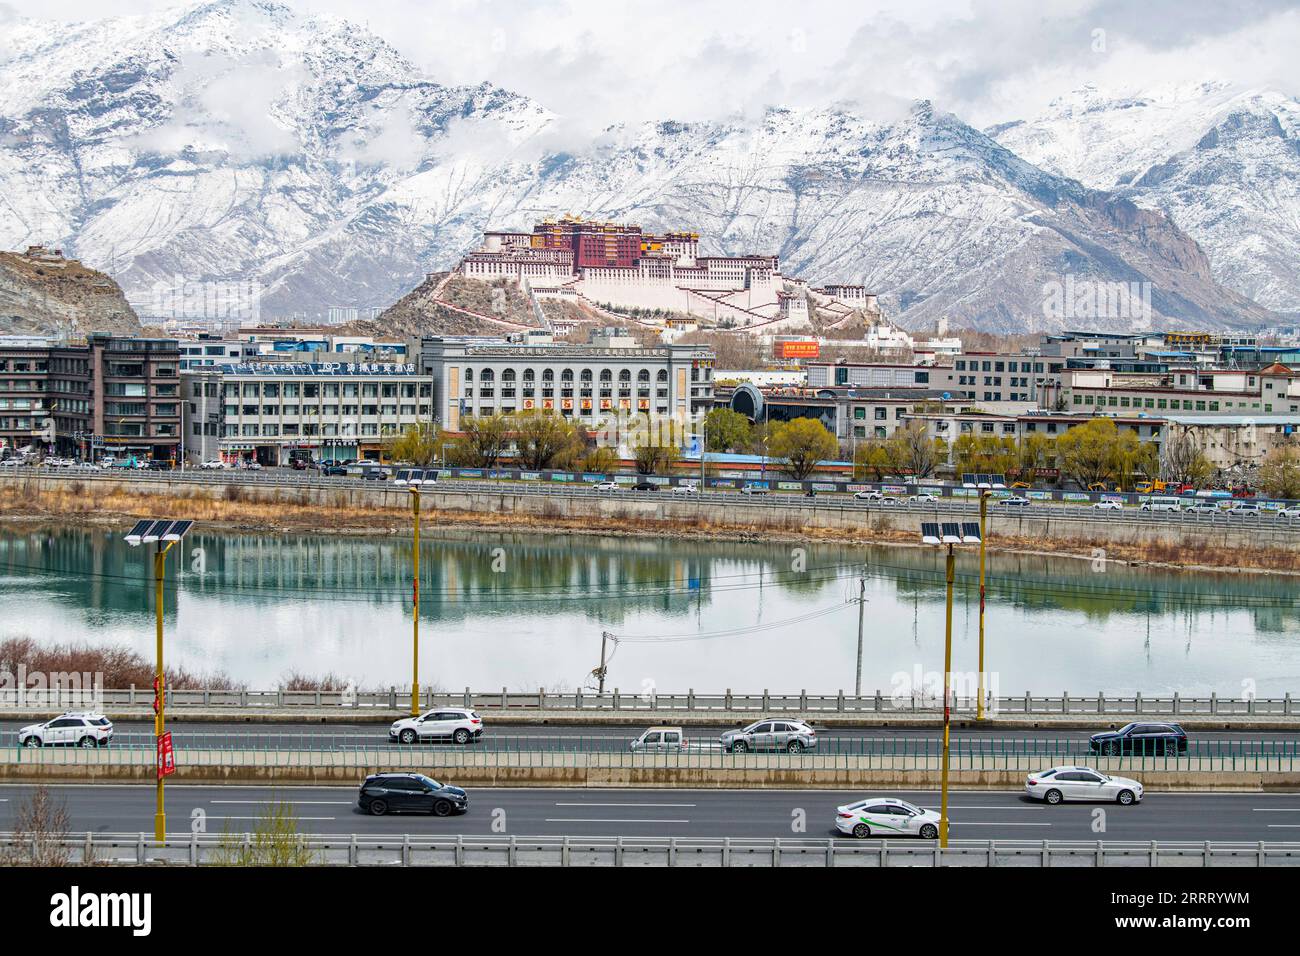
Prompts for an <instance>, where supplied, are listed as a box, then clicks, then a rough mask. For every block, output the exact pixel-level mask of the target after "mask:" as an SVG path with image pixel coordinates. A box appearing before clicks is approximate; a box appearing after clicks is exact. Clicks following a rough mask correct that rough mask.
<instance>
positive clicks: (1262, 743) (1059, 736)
mask: <svg viewBox="0 0 1300 956" xmlns="http://www.w3.org/2000/svg"><path fill="white" fill-rule="evenodd" d="M663 722H664V723H669V724H671V723H672V720H671V718H668V719H666V720H664V721H663ZM25 723H29V722H24V721H14V720H0V746H6V745H7V746H12V745H14V744H15V743H16V741H17V737H16V733H15V732H16V731H17V730H18V728H19V727H20V726H23V725H24V724H25ZM652 723H653V721H651V720H649V719H647V720H646V722H645V725H644V726H645V727H649V726H651V725H652ZM735 726H736V725H726V726H724V725H718V726H712V727H687V728H686V730H685V736H686V738H687V739H688V741H690V742H693V746H695V747H699V748H708V747H710V746H716V745H717V741H718V735H719V734H721V733H722V732H723V731H724V730H728V729H734V728H735ZM813 726H814V727H817V729H818V746H817V750H818V752H819V753H825V754H864V753H884V754H917V755H922V754H926V753H931V754H934V753H938V745H939V731H938V730H937V729H928V728H893V727H859V728H835V729H834V730H825V729H822V728H820V727H818V726H817V721H816V720H815V719H814V720H813ZM168 729H170V730H171V731H172V734H173V737H174V739H175V742H176V746H177V747H179V748H185V747H190V748H200V749H219V750H299V749H302V750H354V749H360V748H370V747H376V746H380V747H388V746H392V747H394V748H397V747H399V746H401V745H399V744H394V743H390V742H389V739H388V725H387V724H386V723H365V724H360V723H359V724H342V723H331V724H328V725H322V724H319V723H315V724H312V723H300V724H249V723H239V722H230V723H208V722H186V721H169V723H168ZM642 729H643V727H642V726H639V725H638V726H609V725H600V724H585V725H566V726H540V725H531V726H530V725H516V726H509V725H504V724H499V723H493V724H492V725H491V726H490V727H489V728H488V730H487V732H486V733H485V734H484V735H483V738H482V739H481V740H479V741H478V742H476V743H474V744H472V745H471V746H472V748H473V749H475V750H487V751H575V750H577V751H584V752H602V753H611V752H619V751H626V750H627V749H628V744H629V742H630V741H631V740H633V739H634V738H636V737H637V736H639V734H640V732H641V730H642ZM1097 729H1098V730H1101V729H1102V727H1101V726H1098V728H1097ZM114 730H115V736H114V741H113V746H115V747H139V748H145V749H149V750H152V749H153V748H154V746H155V743H154V736H153V723H152V721H118V722H117V723H116V724H115V727H114ZM1088 735H1089V731H1088V730H1069V729H1062V730H1052V729H1039V730H1008V729H1001V728H997V727H987V728H986V727H981V728H961V729H958V730H955V731H954V732H953V748H954V752H955V753H959V754H961V753H1012V754H1016V753H1030V754H1034V753H1042V754H1053V753H1082V752H1086V750H1087V740H1088ZM418 746H419V747H422V748H439V747H451V746H454V745H452V744H450V743H423V744H420V745H418ZM1191 748H1192V749H1191V755H1192V756H1232V755H1234V754H1260V755H1265V754H1267V755H1282V756H1291V755H1300V728H1298V729H1297V730H1295V731H1258V730H1249V729H1241V730H1216V731H1207V732H1204V733H1199V734H1192V736H1191Z"/></svg>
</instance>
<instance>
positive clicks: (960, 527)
mask: <svg viewBox="0 0 1300 956" xmlns="http://www.w3.org/2000/svg"><path fill="white" fill-rule="evenodd" d="M981 540H982V535H981V534H980V526H979V524H978V523H976V522H974V521H962V522H957V521H944V522H939V521H923V522H921V543H922V544H933V545H938V546H941V547H945V548H947V552H948V553H947V556H946V560H945V561H944V580H945V583H946V591H945V598H944V631H943V771H942V774H941V776H940V797H939V846H940V847H946V846H947V845H948V767H949V756H950V755H949V743H950V741H951V739H952V738H951V733H950V731H951V726H952V583H953V577H954V575H953V569H954V565H955V558H954V553H953V548H954V547H955V546H956V545H962V544H979V543H980V541H981Z"/></svg>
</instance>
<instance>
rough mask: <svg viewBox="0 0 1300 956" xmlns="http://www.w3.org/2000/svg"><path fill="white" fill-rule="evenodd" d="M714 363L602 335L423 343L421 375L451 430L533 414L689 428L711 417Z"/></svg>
mask: <svg viewBox="0 0 1300 956" xmlns="http://www.w3.org/2000/svg"><path fill="white" fill-rule="evenodd" d="M713 360H714V356H713V352H712V351H711V350H709V349H708V348H705V347H703V346H698V345H659V346H654V347H650V348H646V347H642V346H640V345H638V344H636V342H635V341H634V340H631V339H628V338H626V337H625V336H609V335H608V334H605V333H599V332H598V333H596V334H595V335H593V340H592V343H591V344H588V345H565V344H556V343H554V342H546V341H544V340H543V341H542V342H541V343H540V344H527V343H523V342H501V341H499V340H497V341H494V340H486V341H482V340H479V341H476V340H475V339H472V338H452V337H432V338H426V339H424V341H423V345H422V349H421V354H420V370H421V372H422V373H423V374H425V375H427V376H430V377H431V378H432V381H433V395H434V411H433V414H434V418H435V419H437V420H438V421H439V422H441V423H442V425H443V426H444V427H446V428H448V429H450V430H452V431H455V430H456V429H458V428H459V426H460V420H461V418H462V417H464V416H470V415H474V416H484V415H499V414H510V413H513V412H520V411H527V410H530V409H540V410H550V411H555V412H558V413H559V414H561V415H563V416H565V417H566V418H573V419H574V420H576V421H578V422H580V423H581V424H583V425H584V426H586V427H594V426H597V425H599V424H601V423H602V422H603V421H605V420H607V419H609V418H611V417H615V416H618V415H620V414H621V415H624V416H630V415H636V414H650V415H654V416H659V417H670V418H673V419H676V420H677V421H678V422H681V423H685V422H686V421H687V420H688V419H689V418H690V417H691V416H693V415H695V414H697V413H699V412H701V411H708V409H709V408H711V407H712V404H713Z"/></svg>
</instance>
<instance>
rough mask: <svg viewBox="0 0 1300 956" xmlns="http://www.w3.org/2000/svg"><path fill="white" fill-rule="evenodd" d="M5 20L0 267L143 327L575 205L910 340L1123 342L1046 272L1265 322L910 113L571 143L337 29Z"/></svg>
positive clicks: (841, 115)
mask: <svg viewBox="0 0 1300 956" xmlns="http://www.w3.org/2000/svg"><path fill="white" fill-rule="evenodd" d="M6 26H7V28H9V29H7V31H6V37H5V41H6V44H7V49H6V48H4V47H0V56H6V55H7V56H8V59H7V60H5V61H4V62H3V63H0V70H3V77H4V80H5V82H4V83H3V84H0V247H9V248H13V247H20V246H22V245H23V244H25V243H27V242H49V243H58V244H61V245H63V246H64V247H65V248H68V249H70V250H72V251H73V252H74V253H75V254H76V255H78V256H79V257H80V258H81V259H83V260H84V261H86V262H87V263H88V264H90V265H93V266H96V267H99V268H102V269H105V270H106V271H109V272H110V273H111V274H112V275H113V276H114V277H115V278H116V279H118V281H119V282H120V283H121V284H122V285H123V287H124V288H125V289H126V290H127V292H128V294H129V295H130V297H131V298H132V301H133V302H135V303H138V304H144V306H145V307H144V309H143V310H142V311H144V312H146V313H147V311H148V309H147V303H148V302H149V300H150V298H151V291H156V290H159V289H163V290H166V289H169V288H171V287H172V286H173V285H174V284H176V283H177V281H178V280H179V281H195V280H210V281H245V280H248V279H250V278H253V279H257V280H258V281H260V282H261V284H262V286H263V289H264V292H263V295H262V300H261V304H262V309H263V313H264V314H267V313H270V314H294V313H301V314H304V315H306V316H308V317H316V316H318V315H320V314H321V313H323V312H324V311H325V310H326V309H328V308H329V307H330V306H359V307H377V306H386V305H388V304H390V303H392V302H393V301H395V300H396V299H397V298H398V297H399V296H400V295H401V294H403V293H404V292H406V291H407V290H409V289H411V288H412V287H414V286H415V285H416V284H417V283H418V282H419V281H420V280H421V279H422V278H423V275H424V274H425V273H426V272H429V271H433V270H436V269H440V268H445V267H447V266H448V265H451V264H452V263H454V262H455V261H456V260H457V259H458V258H459V256H460V255H461V254H463V253H464V252H465V251H467V250H468V249H470V248H472V247H473V246H474V245H475V244H476V243H477V241H478V237H479V233H480V231H481V230H482V229H483V228H484V227H486V226H494V227H527V226H528V225H530V224H531V222H532V221H533V220H534V219H535V218H536V217H538V216H541V215H551V214H555V213H563V212H574V213H580V214H584V215H592V216H608V217H611V218H620V219H626V220H631V221H638V222H641V223H642V224H643V225H645V226H647V227H649V228H691V229H696V230H698V231H699V232H700V233H701V239H702V242H703V244H704V245H705V246H706V248H708V249H709V250H711V251H719V252H729V253H735V252H747V251H764V252H778V253H780V254H781V256H782V259H783V261H784V263H785V265H786V270H787V271H791V272H795V273H797V274H801V275H803V276H805V277H807V278H809V279H810V280H812V281H814V282H824V281H845V282H864V283H866V284H867V285H869V286H870V287H872V289H873V290H875V291H877V292H879V293H880V294H881V301H882V302H883V304H884V305H885V307H886V309H887V310H888V311H889V312H890V315H891V317H892V318H895V319H898V320H900V321H901V322H902V323H904V324H906V325H911V326H914V327H915V326H921V325H924V324H928V323H931V322H933V321H935V320H937V319H938V318H940V317H942V316H948V317H950V318H951V319H952V320H954V321H955V322H956V323H958V324H963V323H965V324H973V325H977V326H980V327H983V328H988V329H996V330H1001V331H1025V330H1026V329H1039V328H1051V327H1057V326H1060V325H1062V324H1068V325H1080V324H1084V325H1094V324H1095V325H1105V326H1109V327H1117V328H1129V327H1131V326H1132V325H1133V324H1134V323H1133V320H1131V319H1130V318H1124V317H1119V318H1115V319H1113V320H1110V321H1106V320H1101V321H1095V322H1094V321H1088V320H1082V319H1071V318H1064V319H1062V318H1059V317H1052V316H1047V315H1045V309H1044V306H1045V300H1046V295H1045V285H1046V284H1048V283H1061V282H1063V281H1064V279H1065V278H1066V277H1070V278H1072V279H1073V280H1075V281H1081V282H1105V283H1143V282H1145V283H1149V284H1150V289H1151V304H1152V315H1151V316H1150V317H1149V318H1150V320H1151V321H1153V322H1154V323H1155V324H1157V325H1159V324H1176V325H1182V326H1196V327H1205V326H1216V327H1217V326H1224V325H1250V324H1259V323H1265V322H1269V321H1271V320H1272V319H1273V318H1274V317H1273V316H1272V314H1271V313H1269V312H1267V311H1266V310H1264V309H1261V308H1260V307H1259V306H1257V305H1256V304H1255V303H1254V302H1252V301H1250V300H1249V299H1247V298H1246V297H1244V296H1242V295H1238V294H1236V293H1233V292H1230V291H1228V290H1226V289H1224V288H1223V287H1222V286H1220V285H1219V284H1217V283H1216V282H1215V281H1214V279H1213V278H1212V276H1211V265H1210V262H1209V261H1208V260H1207V259H1206V257H1205V255H1204V254H1203V253H1202V251H1201V249H1200V248H1199V247H1198V245H1197V244H1196V242H1195V241H1193V240H1192V239H1191V238H1189V236H1188V235H1187V234H1186V233H1185V232H1184V231H1182V230H1180V229H1179V228H1177V227H1176V226H1175V225H1174V224H1173V223H1171V222H1170V221H1169V219H1168V218H1167V217H1166V216H1165V215H1163V214H1162V213H1160V212H1158V211H1154V210H1152V209H1143V208H1139V207H1138V206H1135V205H1134V204H1132V203H1131V202H1129V201H1128V200H1127V199H1125V198H1123V197H1121V196H1116V195H1113V194H1111V193H1108V192H1105V191H1099V190H1096V189H1090V188H1087V187H1086V186H1083V185H1080V184H1079V183H1078V182H1075V181H1074V180H1073V179H1070V178H1066V177H1065V176H1062V175H1060V174H1059V173H1058V172H1049V171H1044V170H1043V169H1040V168H1037V167H1036V166H1034V165H1031V164H1030V163H1029V162H1026V161H1025V160H1024V159H1022V158H1020V157H1018V156H1017V155H1016V154H1015V153H1014V152H1013V151H1011V150H1010V149H1008V148H1007V146H1006V145H1004V144H1000V143H999V142H997V141H995V140H994V139H992V138H990V137H989V136H988V135H986V134H984V133H981V132H979V131H977V130H974V129H972V128H971V127H969V126H967V125H966V124H964V123H962V122H961V121H959V120H958V119H956V118H955V117H952V116H950V115H946V114H943V113H941V112H939V111H937V110H935V109H933V108H932V107H931V106H930V105H929V104H926V103H921V104H918V105H917V106H916V107H915V108H914V109H913V110H912V112H911V113H910V115H908V116H907V117H906V118H904V119H902V120H900V121H898V122H895V123H889V124H881V123H877V122H873V121H870V120H867V119H864V118H862V117H859V116H856V115H853V114H852V113H849V112H845V111H842V110H838V109H819V110H805V111H801V112H792V111H788V110H781V109H772V110H769V111H768V112H767V113H766V114H765V115H763V116H762V117H760V118H759V119H757V120H748V121H736V122H733V123H692V124H683V123H676V122H671V121H665V122H659V123H646V124H634V125H626V126H618V127H614V128H611V129H609V130H606V131H604V133H603V134H601V135H600V136H598V137H595V138H594V139H591V140H587V141H577V142H575V141H574V140H573V137H572V136H571V135H568V134H567V133H566V127H565V124H564V123H563V122H562V121H561V118H560V117H557V116H555V115H554V114H553V113H551V112H550V111H548V110H547V109H546V108H545V107H544V106H543V105H541V104H538V103H536V102H534V101H532V100H530V99H528V98H527V97H526V96H523V95H519V94H517V93H513V92H510V91H506V90H503V89H500V88H497V87H493V86H490V85H483V86H479V87H474V88H461V87H448V86H443V85H440V84H438V83H437V82H434V81H433V80H432V79H429V78H426V77H423V76H421V75H419V73H418V72H417V71H416V70H415V69H414V68H413V67H412V66H411V65H410V64H408V63H407V62H405V61H404V60H403V59H402V57H401V56H400V55H398V54H397V53H396V51H394V50H393V49H392V48H391V47H390V46H388V45H387V44H386V43H384V42H383V41H382V40H380V39H378V38H377V37H375V36H373V35H371V34H369V33H367V32H366V31H365V30H363V29H360V28H358V27H357V26H355V25H353V24H348V23H345V22H343V21H341V20H337V19H332V18H327V17H313V16H306V15H302V14H299V13H296V12H294V11H293V10H291V9H289V8H286V7H283V6H279V5H275V4H270V3H260V2H255V0H219V2H215V3H209V4H205V5H202V6H198V7H191V8H186V9H184V10H182V11H180V12H176V11H171V12H165V13H158V14H151V15H149V16H145V17H131V18H119V19H111V20H103V21H97V22H95V23H90V24H83V25H72V26H66V25H64V26H59V27H57V28H56V27H53V26H51V25H50V24H48V23H35V22H30V21H20V22H18V23H17V24H14V23H10V24H7V25H6ZM1001 134H1002V135H1004V136H1007V135H1009V131H1006V130H1003V131H1001ZM1043 162H1046V160H1043ZM1295 233H1296V234H1300V230H1295ZM1215 267H1216V268H1218V263H1215ZM1147 320H1148V317H1146V316H1143V317H1142V318H1140V319H1139V320H1138V324H1142V323H1145V322H1146V321H1147Z"/></svg>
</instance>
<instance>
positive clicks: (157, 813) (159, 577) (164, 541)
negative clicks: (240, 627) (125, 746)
mask: <svg viewBox="0 0 1300 956" xmlns="http://www.w3.org/2000/svg"><path fill="white" fill-rule="evenodd" d="M193 526H194V522H193V521H172V520H169V519H166V518H163V519H154V518H146V519H143V520H141V521H137V522H136V523H135V526H134V527H133V528H132V529H131V531H130V533H128V534H127V535H126V537H125V540H126V543H127V544H129V545H131V546H132V547H139V546H140V545H142V544H156V545H157V547H156V548H155V549H154V553H153V581H154V645H155V648H154V653H155V663H154V694H155V695H156V696H155V699H154V737H155V743H156V744H157V752H158V759H159V761H160V762H159V765H158V782H157V787H156V795H155V796H156V805H155V808H154V818H153V835H154V840H155V841H157V842H158V843H162V842H163V841H164V840H166V838H167V810H166V801H165V794H164V786H163V785H164V781H165V780H166V777H167V774H169V773H170V772H171V768H169V767H164V766H163V764H162V762H161V761H162V759H163V749H162V740H163V735H164V734H165V733H166V732H167V685H166V682H165V679H164V677H163V579H164V576H165V574H166V570H167V552H168V551H170V550H171V549H172V546H173V545H175V544H176V543H177V542H179V541H180V540H181V539H182V538H184V537H185V535H186V533H188V532H189V530H190V528H192V527H193Z"/></svg>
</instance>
